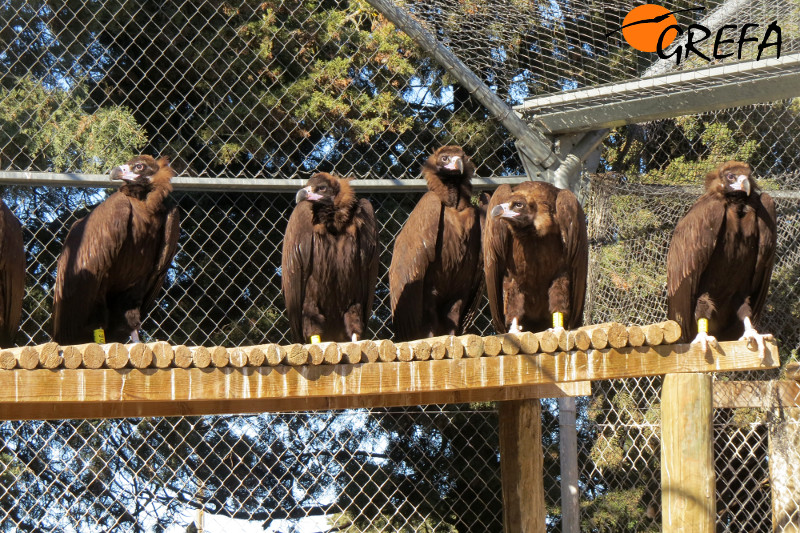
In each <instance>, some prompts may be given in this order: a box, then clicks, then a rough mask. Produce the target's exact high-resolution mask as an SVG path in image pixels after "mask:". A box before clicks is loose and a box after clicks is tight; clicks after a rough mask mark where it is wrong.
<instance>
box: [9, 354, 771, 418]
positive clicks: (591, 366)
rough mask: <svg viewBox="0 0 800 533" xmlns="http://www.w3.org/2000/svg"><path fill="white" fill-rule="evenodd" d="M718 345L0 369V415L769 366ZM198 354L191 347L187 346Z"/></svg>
mask: <svg viewBox="0 0 800 533" xmlns="http://www.w3.org/2000/svg"><path fill="white" fill-rule="evenodd" d="M295 346H296V348H297V351H298V353H300V354H301V355H302V356H303V357H304V358H306V359H307V358H308V357H309V356H308V351H307V350H305V349H303V347H302V346H301V345H295ZM458 346H461V345H460V344H458ZM720 348H721V351H719V352H718V351H716V349H715V350H714V351H713V352H710V353H709V354H705V353H703V352H702V351H701V350H700V348H699V347H698V346H696V345H695V346H692V345H688V344H684V345H671V346H667V345H662V346H641V347H626V348H621V349H606V350H590V351H587V352H580V351H575V352H562V353H557V354H553V355H551V354H536V355H527V354H522V355H507V356H496V357H475V358H472V357H461V358H459V359H453V360H447V359H442V360H433V359H431V360H428V361H409V362H400V361H394V362H391V363H389V362H376V363H361V364H357V365H326V364H320V365H300V366H293V365H291V364H290V365H278V366H261V367H249V366H245V367H242V368H235V367H231V366H226V367H221V368H216V367H213V366H210V367H208V368H193V367H190V368H166V369H160V368H152V367H150V368H124V369H119V370H117V369H109V368H97V369H85V368H79V369H68V368H62V369H59V370H44V369H36V370H24V369H15V370H0V419H48V418H71V417H77V418H96V417H98V418H99V417H122V416H169V415H190V414H191V415H198V414H221V413H252V412H269V411H305V410H312V409H345V408H358V407H377V406H399V405H418V404H433V403H459V402H472V401H504V400H513V399H523V398H542V397H559V396H571V395H584V394H589V392H583V391H585V390H588V389H577V390H576V389H566V388H564V387H554V385H555V384H562V383H567V382H584V381H590V380H602V379H620V378H630V377H639V376H652V375H660V374H668V373H683V372H716V371H727V370H757V369H765V368H773V367H775V366H776V365H777V361H778V351H777V347H776V345H775V344H774V343H768V344H767V351H766V353H767V355H766V358H765V360H763V361H762V360H761V358H760V357H759V356H758V353H757V352H755V351H753V350H750V349H749V348H748V347H747V345H746V343H745V342H739V341H733V342H723V343H720ZM203 350H204V353H206V354H208V350H205V349H203ZM198 353H200V350H197V351H195V354H194V355H195V356H197V355H198ZM287 357H288V356H287ZM209 360H210V357H209Z"/></svg>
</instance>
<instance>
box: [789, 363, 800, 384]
mask: <svg viewBox="0 0 800 533" xmlns="http://www.w3.org/2000/svg"><path fill="white" fill-rule="evenodd" d="M786 379H794V380H796V381H800V363H798V362H796V361H793V362H791V363H787V364H786Z"/></svg>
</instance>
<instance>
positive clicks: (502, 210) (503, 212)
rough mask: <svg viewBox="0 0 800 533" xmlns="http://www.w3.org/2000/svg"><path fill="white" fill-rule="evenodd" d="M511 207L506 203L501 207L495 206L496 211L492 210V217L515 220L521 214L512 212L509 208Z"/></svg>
mask: <svg viewBox="0 0 800 533" xmlns="http://www.w3.org/2000/svg"><path fill="white" fill-rule="evenodd" d="M509 205H510V204H509V203H508V202H506V203H504V204H500V205H496V206H494V209H492V213H491V214H492V217H494V218H497V217H505V218H514V217H517V216H519V213H517V212H516V211H512V210H511V209H509V208H508V207H509Z"/></svg>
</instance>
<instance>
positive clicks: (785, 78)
mask: <svg viewBox="0 0 800 533" xmlns="http://www.w3.org/2000/svg"><path fill="white" fill-rule="evenodd" d="M796 96H800V54H790V55H786V56H784V57H781V58H780V59H767V60H763V61H758V62H756V61H749V62H744V63H736V64H733V65H722V66H718V67H711V68H706V69H700V70H692V71H686V72H680V73H676V74H666V75H662V76H655V77H652V78H646V79H641V80H635V81H629V82H625V83H618V84H613V85H604V86H600V87H593V88H589V89H580V90H577V91H570V92H565V93H560V94H553V95H549V96H543V97H541V98H533V99H531V100H528V101H526V102H525V103H524V104H522V105H520V106H516V107H515V110H516V111H517V112H519V113H521V114H523V115H526V114H530V115H531V119H532V122H533V123H534V124H536V125H537V126H539V127H540V128H542V129H543V130H544V131H547V132H549V133H553V134H556V133H558V134H563V133H570V132H578V131H589V130H597V129H601V128H613V127H616V126H622V125H624V124H637V123H641V122H648V121H652V120H658V119H664V118H670V117H675V116H678V115H689V114H693V113H702V112H706V111H713V110H717V109H726V108H730V107H738V106H744V105H750V104H756V103H762V102H772V101H776V100H783V99H787V98H794V97H796ZM537 110H539V112H538V113H537Z"/></svg>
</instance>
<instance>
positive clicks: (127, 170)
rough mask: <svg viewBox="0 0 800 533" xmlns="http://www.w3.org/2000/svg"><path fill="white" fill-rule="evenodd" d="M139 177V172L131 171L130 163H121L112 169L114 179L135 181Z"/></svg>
mask: <svg viewBox="0 0 800 533" xmlns="http://www.w3.org/2000/svg"><path fill="white" fill-rule="evenodd" d="M138 177H139V174H135V173H133V172H131V167H130V166H129V165H120V166H118V167H114V168H113V169H111V179H112V180H124V181H133V180H135V179H136V178H138Z"/></svg>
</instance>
